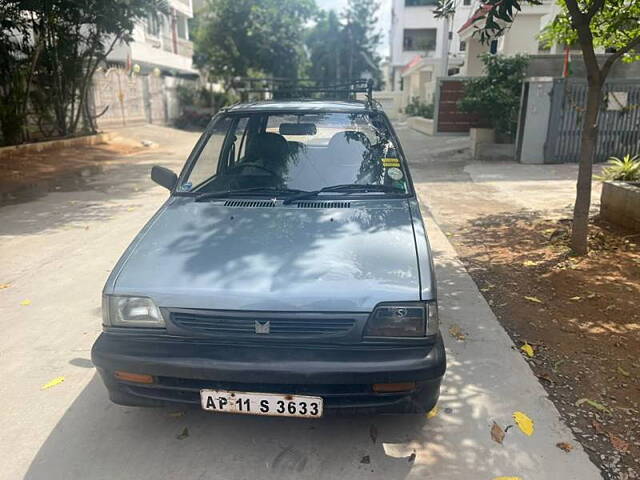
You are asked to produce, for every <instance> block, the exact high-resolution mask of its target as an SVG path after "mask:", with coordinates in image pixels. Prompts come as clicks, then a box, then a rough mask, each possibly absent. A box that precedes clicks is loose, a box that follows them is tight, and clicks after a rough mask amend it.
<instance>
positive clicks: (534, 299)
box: [524, 295, 544, 303]
mask: <svg viewBox="0 0 640 480" xmlns="http://www.w3.org/2000/svg"><path fill="white" fill-rule="evenodd" d="M524 298H525V300H529V301H530V302H533V303H544V302H543V301H542V300H540V299H539V298H538V297H527V296H526V295H525V297H524Z"/></svg>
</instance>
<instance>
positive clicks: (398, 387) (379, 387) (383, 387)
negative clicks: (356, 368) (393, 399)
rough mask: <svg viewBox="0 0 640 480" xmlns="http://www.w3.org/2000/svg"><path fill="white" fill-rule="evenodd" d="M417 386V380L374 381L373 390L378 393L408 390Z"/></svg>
mask: <svg viewBox="0 0 640 480" xmlns="http://www.w3.org/2000/svg"><path fill="white" fill-rule="evenodd" d="M415 388H416V382H404V383H374V384H373V391H374V392H376V393H391V392H408V391H410V390H413V389H415Z"/></svg>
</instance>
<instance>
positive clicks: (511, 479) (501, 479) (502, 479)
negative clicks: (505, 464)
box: [493, 477, 522, 480]
mask: <svg viewBox="0 0 640 480" xmlns="http://www.w3.org/2000/svg"><path fill="white" fill-rule="evenodd" d="M493 480H522V478H521V477H493Z"/></svg>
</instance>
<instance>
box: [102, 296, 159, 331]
mask: <svg viewBox="0 0 640 480" xmlns="http://www.w3.org/2000/svg"><path fill="white" fill-rule="evenodd" d="M102 319H103V323H104V324H105V325H107V326H112V327H153V328H162V327H164V326H165V323H164V319H163V318H162V314H161V313H160V310H159V309H158V307H156V305H155V304H154V303H153V301H152V300H151V299H150V298H146V297H120V296H110V295H105V297H104V298H103V301H102Z"/></svg>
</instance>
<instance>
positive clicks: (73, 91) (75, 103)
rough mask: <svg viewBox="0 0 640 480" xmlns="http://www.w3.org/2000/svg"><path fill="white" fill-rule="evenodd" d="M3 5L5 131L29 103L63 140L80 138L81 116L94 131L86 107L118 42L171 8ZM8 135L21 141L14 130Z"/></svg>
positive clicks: (74, 2)
mask: <svg viewBox="0 0 640 480" xmlns="http://www.w3.org/2000/svg"><path fill="white" fill-rule="evenodd" d="M1 8H2V10H0V13H2V14H8V15H7V16H4V15H3V17H2V18H3V20H2V33H0V57H2V60H0V69H1V71H2V73H3V75H4V78H5V79H8V81H6V80H5V81H6V82H7V83H4V82H3V83H4V85H9V87H8V89H9V90H11V92H9V95H8V96H7V97H6V99H5V100H4V101H3V104H2V107H1V110H2V114H1V116H0V120H1V121H2V125H3V133H4V132H5V130H7V128H10V127H11V125H10V122H9V121H8V119H7V117H6V115H12V116H13V117H14V118H16V119H17V120H18V121H19V122H22V123H21V128H22V126H23V125H24V121H25V118H26V110H27V104H31V105H32V106H33V107H34V109H35V110H36V113H37V115H38V116H40V117H48V118H51V119H52V121H53V123H54V125H55V128H56V130H57V133H58V134H59V135H63V136H66V135H71V134H73V133H75V132H76V131H77V130H78V127H79V123H80V119H81V118H82V119H84V121H85V122H84V123H85V127H86V129H87V130H89V131H95V125H93V120H92V118H91V115H90V114H89V110H88V106H87V94H88V92H89V87H90V85H91V81H92V77H93V74H94V73H95V71H96V69H97V68H98V66H99V65H100V64H101V63H103V62H104V61H105V60H106V58H107V55H109V53H110V52H111V51H112V50H113V48H114V47H115V45H117V44H118V42H121V41H124V42H128V41H130V40H131V34H132V32H133V29H134V27H135V25H136V23H137V22H139V21H140V20H142V19H144V18H146V17H147V16H148V15H156V14H157V13H158V12H159V11H166V9H167V7H166V2H165V0H108V1H98V0H94V1H87V0H14V1H9V2H4V3H3V4H2V7H1ZM3 88H6V86H5V87H3ZM14 130H15V128H14ZM5 135H6V134H5ZM9 137H10V138H6V137H5V141H7V140H12V141H16V140H18V141H19V139H18V138H17V136H16V133H15V132H14V133H13V134H10V135H9Z"/></svg>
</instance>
